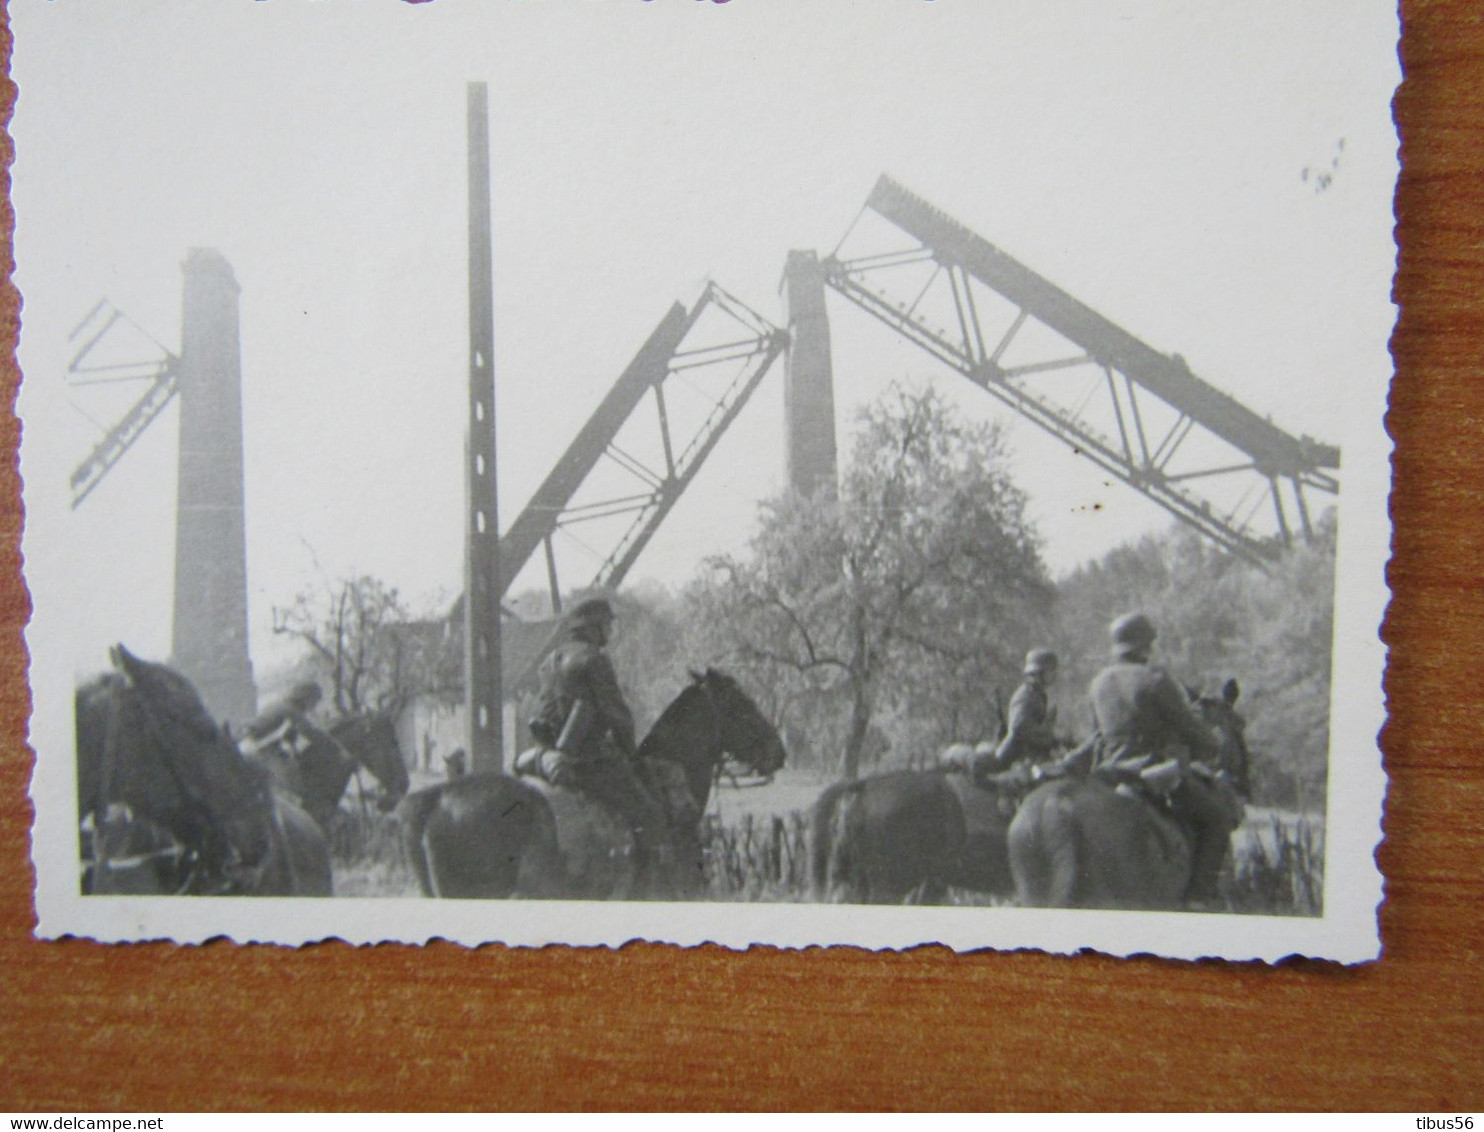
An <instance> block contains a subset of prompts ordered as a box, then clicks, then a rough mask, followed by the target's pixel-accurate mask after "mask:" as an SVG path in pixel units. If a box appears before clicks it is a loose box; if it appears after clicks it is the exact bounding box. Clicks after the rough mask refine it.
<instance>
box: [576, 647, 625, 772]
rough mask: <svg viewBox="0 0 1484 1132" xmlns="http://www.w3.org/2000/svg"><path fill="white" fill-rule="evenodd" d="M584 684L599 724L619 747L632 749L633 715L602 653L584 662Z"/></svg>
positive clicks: (615, 676) (610, 665)
mask: <svg viewBox="0 0 1484 1132" xmlns="http://www.w3.org/2000/svg"><path fill="white" fill-rule="evenodd" d="M585 667H586V669H587V672H586V676H587V681H586V683H587V688H588V692H589V694H590V695H591V696H592V699H593V707H594V708H595V709H596V710H597V712H598V717H599V719H601V720H602V722H603V728H604V730H606V731H609V732H611V733H612V735H613V740H614V742H615V743H616V744H617V745H618V748H619V750H621V751H623V753H624V754H626V755H632V754H633V753H634V715H633V713H632V712H631V711H629V705H628V704H626V703H625V702H624V698H623V691H622V689H620V688H619V686H618V674H617V673H616V672H614V671H613V662H612V661H611V660H609V659H608V657H607V655H606V654H604V653H596V654H595V655H594V656H593V657H592V659H590V660H589V661H588V662H587V664H586V666H585Z"/></svg>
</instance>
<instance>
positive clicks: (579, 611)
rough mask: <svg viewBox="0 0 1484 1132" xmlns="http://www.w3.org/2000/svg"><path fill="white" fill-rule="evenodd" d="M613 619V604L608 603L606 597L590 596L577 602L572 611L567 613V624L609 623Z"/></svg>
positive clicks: (605, 624) (604, 624)
mask: <svg viewBox="0 0 1484 1132" xmlns="http://www.w3.org/2000/svg"><path fill="white" fill-rule="evenodd" d="M613 621H614V615H613V606H611V605H609V604H608V600H607V599H606V598H601V597H590V598H588V599H587V600H586V601H581V602H578V604H577V605H576V606H575V607H574V608H573V610H572V612H571V613H569V614H567V624H568V625H571V626H574V627H576V626H578V625H603V626H607V625H611V624H612V623H613Z"/></svg>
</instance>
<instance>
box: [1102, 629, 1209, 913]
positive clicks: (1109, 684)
mask: <svg viewBox="0 0 1484 1132" xmlns="http://www.w3.org/2000/svg"><path fill="white" fill-rule="evenodd" d="M1109 632H1110V634H1111V636H1112V639H1113V660H1112V663H1111V664H1109V665H1108V666H1107V667H1106V668H1104V669H1103V670H1102V671H1101V672H1100V673H1098V675H1097V677H1096V678H1095V679H1094V680H1093V682H1092V689H1091V697H1092V708H1093V714H1094V715H1095V717H1096V719H1097V727H1098V733H1099V735H1100V737H1101V745H1100V749H1099V752H1098V755H1097V762H1096V766H1095V767H1094V773H1095V774H1097V775H1098V776H1099V777H1101V778H1104V779H1108V780H1111V781H1113V782H1115V783H1116V784H1117V785H1118V786H1120V787H1121V788H1134V789H1139V790H1141V791H1143V792H1144V793H1146V794H1149V795H1153V796H1154V797H1155V798H1167V799H1168V801H1169V803H1170V805H1171V807H1172V809H1173V810H1174V812H1175V814H1176V815H1177V816H1178V817H1180V818H1182V819H1183V820H1185V821H1186V822H1187V823H1188V824H1189V825H1190V827H1191V830H1192V832H1193V834H1194V838H1195V847H1194V849H1195V852H1194V861H1193V865H1192V868H1191V877H1190V884H1189V887H1188V888H1187V889H1186V893H1185V899H1186V901H1187V902H1188V903H1196V904H1206V903H1209V902H1211V901H1213V900H1214V899H1215V898H1216V881H1217V878H1218V876H1219V875H1220V873H1221V865H1222V862H1223V860H1224V859H1225V857H1226V851H1227V846H1228V841H1229V839H1230V836H1231V831H1232V828H1233V820H1232V813H1231V809H1230V807H1229V806H1228V805H1227V804H1226V803H1225V802H1224V801H1223V800H1222V799H1221V797H1220V795H1219V794H1218V793H1217V792H1216V790H1215V789H1214V787H1213V786H1212V785H1211V784H1210V781H1209V778H1208V777H1207V775H1208V774H1209V771H1208V770H1207V768H1208V767H1209V766H1211V765H1215V764H1216V760H1217V758H1218V756H1219V753H1220V752H1219V745H1218V743H1217V741H1216V737H1215V736H1214V735H1213V733H1212V732H1211V730H1210V729H1209V728H1208V727H1207V726H1206V725H1205V724H1204V723H1203V722H1202V721H1201V719H1200V717H1199V716H1198V715H1197V714H1196V713H1195V711H1193V710H1192V709H1191V707H1190V703H1189V700H1188V698H1187V696H1186V694H1185V692H1184V690H1183V689H1182V688H1181V687H1180V685H1179V684H1178V683H1176V682H1175V680H1174V679H1173V678H1172V677H1171V676H1170V675H1169V673H1167V672H1166V671H1165V670H1164V669H1163V668H1159V667H1156V666H1154V665H1152V664H1151V663H1150V660H1149V658H1150V652H1151V649H1152V647H1153V645H1154V640H1155V637H1156V636H1157V633H1156V631H1155V628H1154V624H1153V622H1151V621H1150V620H1149V618H1148V617H1146V616H1145V615H1144V614H1142V613H1129V614H1125V615H1124V616H1122V617H1119V618H1118V619H1117V620H1116V621H1114V622H1113V623H1112V625H1111V626H1110V627H1109Z"/></svg>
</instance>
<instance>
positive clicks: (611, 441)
mask: <svg viewBox="0 0 1484 1132" xmlns="http://www.w3.org/2000/svg"><path fill="white" fill-rule="evenodd" d="M787 341H788V336H787V334H786V333H785V332H784V331H782V330H780V329H778V328H777V327H776V326H773V325H772V324H771V323H770V322H768V321H767V320H766V319H764V318H763V317H762V316H761V315H758V314H757V313H755V312H754V311H752V310H751V309H750V308H748V307H747V306H746V305H744V304H743V303H742V302H740V301H739V300H738V299H736V298H734V297H733V296H732V295H730V294H728V293H727V292H726V291H725V290H723V289H722V288H721V287H719V286H717V285H716V284H715V283H708V284H707V286H706V289H705V291H704V292H703V293H702V294H701V297H700V298H699V299H698V300H697V301H696V303H695V304H694V305H693V306H692V307H691V308H690V309H689V310H686V309H685V308H684V307H682V306H681V305H680V304H678V303H677V304H675V305H674V306H673V307H671V309H670V311H669V312H668V313H667V314H666V315H665V317H664V318H663V319H662V320H661V321H660V323H659V325H658V326H657V327H656V328H655V330H654V332H653V333H652V334H650V336H649V339H648V340H647V341H646V342H645V343H644V345H643V346H642V347H641V348H640V350H639V352H638V353H637V354H636V355H635V356H634V359H633V361H631V362H630V363H629V365H628V366H627V368H625V370H624V371H623V373H622V374H620V375H619V378H618V380H617V381H616V382H614V384H613V387H612V388H611V389H610V390H609V392H608V394H607V396H606V397H604V399H603V400H602V402H601V403H600V404H599V405H598V407H597V409H596V410H595V411H594V412H593V414H592V416H591V417H589V418H588V420H587V422H586V423H585V424H584V425H583V427H582V428H581V429H580V430H579V431H578V433H577V436H576V437H575V438H574V439H573V440H572V443H571V444H570V445H569V446H568V448H567V450H566V452H565V453H564V454H563V455H562V457H561V459H560V460H558V461H557V464H556V466H555V467H554V468H553V469H552V471H551V473H550V474H549V475H548V476H547V477H546V479H545V480H544V481H543V482H542V484H541V486H540V487H538V488H537V489H536V491H535V493H534V494H533V495H532V496H531V500H530V502H529V503H527V504H526V506H525V509H524V510H523V511H521V513H520V514H519V515H518V516H517V517H516V519H515V521H514V522H513V523H512V524H511V526H510V529H509V530H508V531H507V532H506V534H505V536H504V537H503V538H502V539H501V540H500V556H501V577H502V579H503V580H504V584H505V588H506V592H507V593H508V592H509V591H510V589H511V587H512V585H513V583H514V582H515V581H516V579H517V577H518V576H519V575H520V574H521V571H522V570H523V569H524V568H525V567H526V566H527V564H528V563H529V562H531V560H532V558H533V556H534V555H535V554H536V552H537V551H538V550H542V551H543V552H544V557H545V563H546V575H547V577H546V581H547V586H548V588H549V591H550V594H551V603H552V608H553V609H554V610H559V609H560V608H561V599H562V594H563V593H564V592H570V590H571V588H572V587H571V586H567V587H564V586H563V578H562V577H561V575H571V574H574V573H575V574H578V575H579V577H580V583H579V584H580V586H581V588H584V589H588V588H612V587H616V586H618V585H619V584H620V583H621V582H622V581H623V578H624V576H625V575H626V574H627V573H628V571H629V569H630V568H631V567H632V566H633V564H634V562H635V561H636V560H637V559H638V557H639V555H640V554H641V553H642V552H643V550H644V548H645V546H646V545H648V543H649V541H650V539H651V538H652V537H653V536H654V534H655V532H656V531H657V530H658V529H659V526H660V524H661V522H662V521H663V520H664V518H665V516H666V515H668V514H669V513H670V511H671V509H672V508H673V507H674V506H675V504H676V502H678V500H679V499H680V496H681V494H682V493H683V492H684V491H685V488H686V487H687V486H688V485H689V484H690V483H691V481H692V480H693V479H694V478H695V476H696V473H697V472H698V471H699V470H700V468H701V466H702V464H703V463H704V461H705V459H706V457H707V456H708V455H710V453H711V451H712V449H714V448H715V446H716V444H717V442H718V441H719V440H720V439H721V436H722V434H723V433H724V432H725V431H726V428H727V426H728V425H730V424H731V423H732V421H733V420H735V419H736V416H737V414H738V413H739V412H740V411H741V410H742V407H743V405H745V404H746V402H747V399H748V398H749V397H750V396H751V395H752V392H753V390H754V389H756V388H757V385H758V383H759V382H760V381H761V380H762V378H763V376H764V374H766V373H767V372H768V369H769V368H770V367H771V366H772V364H773V362H774V361H775V360H777V358H778V356H779V355H780V354H781V353H782V352H783V350H784V347H785V346H786V344H787ZM583 575H585V576H583Z"/></svg>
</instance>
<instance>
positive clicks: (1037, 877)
mask: <svg viewBox="0 0 1484 1132" xmlns="http://www.w3.org/2000/svg"><path fill="white" fill-rule="evenodd" d="M1074 789H1075V787H1074V786H1073V785H1072V784H1070V783H1066V782H1057V783H1052V784H1051V785H1049V786H1043V787H1042V788H1041V789H1039V790H1037V791H1035V792H1034V793H1033V794H1031V796H1030V797H1029V798H1027V799H1026V800H1025V802H1024V803H1022V804H1021V807H1020V812H1019V813H1017V814H1016V815H1015V820H1014V821H1012V822H1011V823H1010V829H1009V831H1008V832H1007V833H1006V841H1007V843H1008V847H1009V851H1010V873H1011V876H1012V877H1014V880H1015V898H1016V901H1017V902H1018V903H1020V904H1021V905H1023V906H1025V907H1028V908H1070V907H1071V906H1072V905H1073V903H1074V901H1075V899H1076V895H1077V875H1078V874H1077V851H1078V848H1077V847H1078V841H1079V840H1080V836H1079V833H1078V828H1077V820H1076V813H1075V804H1074V798H1073V794H1072V792H1073V790H1074Z"/></svg>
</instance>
